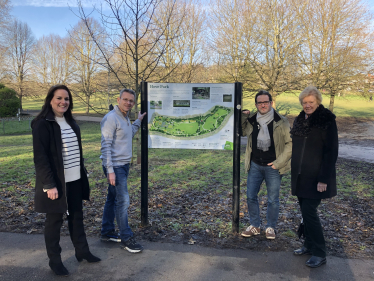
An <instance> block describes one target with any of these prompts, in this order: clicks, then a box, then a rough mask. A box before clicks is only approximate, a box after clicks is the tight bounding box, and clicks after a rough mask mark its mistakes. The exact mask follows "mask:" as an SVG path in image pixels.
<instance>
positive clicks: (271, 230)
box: [265, 227, 275, 239]
mask: <svg viewBox="0 0 374 281" xmlns="http://www.w3.org/2000/svg"><path fill="white" fill-rule="evenodd" d="M265 233H266V239H275V231H274V228H272V227H268V228H267V229H266V230H265Z"/></svg>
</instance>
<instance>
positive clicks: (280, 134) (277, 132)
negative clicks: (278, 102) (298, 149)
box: [242, 111, 292, 175]
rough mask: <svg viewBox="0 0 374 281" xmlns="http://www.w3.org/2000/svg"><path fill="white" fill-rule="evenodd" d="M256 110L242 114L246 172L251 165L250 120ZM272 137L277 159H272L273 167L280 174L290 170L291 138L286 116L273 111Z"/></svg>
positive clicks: (253, 118) (254, 118)
mask: <svg viewBox="0 0 374 281" xmlns="http://www.w3.org/2000/svg"><path fill="white" fill-rule="evenodd" d="M256 114H257V112H255V113H253V114H251V115H250V116H249V117H248V115H247V114H242V136H247V138H248V141H247V149H246V150H245V170H246V171H247V172H248V171H249V168H250V165H251V153H252V132H253V126H252V124H251V122H250V121H255V120H256ZM273 138H274V145H275V154H276V157H277V159H276V160H275V161H273V164H274V166H275V168H277V169H278V170H279V173H280V174H281V175H283V174H285V173H287V172H289V171H290V170H291V154H292V139H291V136H290V123H289V122H288V120H287V118H286V117H283V116H282V115H280V114H279V113H278V112H276V111H274V124H273Z"/></svg>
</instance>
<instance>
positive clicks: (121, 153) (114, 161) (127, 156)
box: [100, 105, 141, 173]
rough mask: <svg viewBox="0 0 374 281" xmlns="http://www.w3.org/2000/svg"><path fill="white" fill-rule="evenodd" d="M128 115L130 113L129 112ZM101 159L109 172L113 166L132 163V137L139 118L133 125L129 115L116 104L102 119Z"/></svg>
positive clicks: (138, 124)
mask: <svg viewBox="0 0 374 281" xmlns="http://www.w3.org/2000/svg"><path fill="white" fill-rule="evenodd" d="M127 115H128V114H127ZM100 124H101V156H100V158H101V160H102V164H103V166H104V167H105V168H106V169H107V172H108V173H113V172H114V170H113V167H116V166H121V165H125V164H127V163H130V161H131V157H132V138H133V137H134V135H135V133H136V132H137V131H138V129H139V127H140V124H141V121H140V120H139V119H137V120H135V122H134V123H133V124H132V125H131V122H130V119H129V118H128V116H126V117H125V116H123V114H122V112H121V111H120V109H119V108H118V106H117V105H116V106H115V107H114V109H113V110H112V111H110V112H109V113H107V114H106V115H105V116H104V118H103V120H101V123H100Z"/></svg>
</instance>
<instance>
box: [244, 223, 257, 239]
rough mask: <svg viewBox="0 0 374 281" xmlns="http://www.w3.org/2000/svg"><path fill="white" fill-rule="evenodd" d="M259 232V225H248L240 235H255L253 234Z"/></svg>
mask: <svg viewBox="0 0 374 281" xmlns="http://www.w3.org/2000/svg"><path fill="white" fill-rule="evenodd" d="M259 234H260V228H259V227H254V226H253V225H250V226H248V227H247V229H246V230H245V231H243V232H242V234H241V235H242V236H243V237H252V236H255V235H259Z"/></svg>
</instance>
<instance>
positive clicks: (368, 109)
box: [243, 92, 374, 118]
mask: <svg viewBox="0 0 374 281" xmlns="http://www.w3.org/2000/svg"><path fill="white" fill-rule="evenodd" d="M299 94H300V92H295V93H284V94H282V95H280V96H279V97H277V99H276V108H277V110H278V111H279V112H280V113H281V114H283V115H291V116H296V115H298V114H299V113H300V111H301V110H302V106H301V105H300V103H299ZM254 102H255V101H254V97H252V98H247V99H243V108H244V109H249V110H251V111H253V110H256V108H255V105H254ZM322 104H323V105H324V106H325V107H327V108H329V104H330V97H329V96H326V95H323V100H322ZM373 111H374V102H369V101H368V100H367V99H365V98H363V97H360V96H357V95H346V96H344V97H343V96H340V97H335V103H334V114H335V115H336V116H337V117H356V118H373V117H374V115H373Z"/></svg>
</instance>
